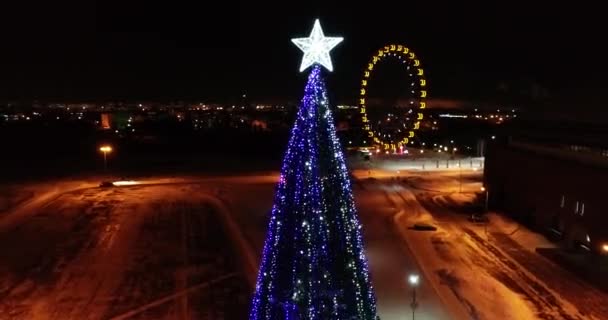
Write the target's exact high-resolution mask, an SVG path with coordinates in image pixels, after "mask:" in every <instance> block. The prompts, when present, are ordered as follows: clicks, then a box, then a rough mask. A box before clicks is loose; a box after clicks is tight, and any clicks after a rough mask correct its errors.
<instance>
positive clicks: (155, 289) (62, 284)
mask: <svg viewBox="0 0 608 320" xmlns="http://www.w3.org/2000/svg"><path fill="white" fill-rule="evenodd" d="M211 191H212V190H210V189H207V188H205V187H201V186H199V185H184V186H181V185H152V186H132V187H120V188H108V189H101V188H81V189H77V190H74V191H68V192H66V193H57V194H54V195H53V196H52V197H50V198H48V197H44V198H45V199H46V201H43V203H41V205H40V206H36V208H35V210H30V211H19V210H15V211H16V212H14V214H15V216H19V219H12V220H10V222H11V223H10V224H6V223H5V224H0V226H1V227H2V229H1V232H0V261H1V263H0V319H34V320H37V319H58V320H64V319H242V318H244V317H246V313H247V306H248V303H249V287H248V285H247V283H246V282H245V280H244V278H243V277H242V275H241V274H240V270H238V269H237V268H236V267H235V265H236V263H237V262H236V259H235V257H238V255H237V254H235V253H234V252H233V251H232V250H231V248H230V242H229V241H228V239H227V237H226V235H225V233H224V231H223V229H222V227H221V224H220V222H219V220H218V218H217V212H215V211H214V208H213V207H212V206H210V205H209V204H208V203H206V201H205V198H204V197H201V196H200V195H202V194H207V193H209V192H211ZM47 192H50V191H47ZM46 194H47V193H46V192H41V195H46ZM27 205H28V204H27V203H26V204H23V205H22V206H21V207H23V206H27ZM16 209H19V206H18V208H16ZM32 209H33V208H32ZM6 214H7V215H8V214H11V213H6ZM7 217H8V216H7Z"/></svg>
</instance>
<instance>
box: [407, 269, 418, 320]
mask: <svg viewBox="0 0 608 320" xmlns="http://www.w3.org/2000/svg"><path fill="white" fill-rule="evenodd" d="M419 278H420V277H419V276H418V275H417V274H410V276H409V277H408V279H407V280H408V282H409V283H410V286H412V303H411V304H410V306H411V307H412V320H415V317H416V308H417V307H418V302H417V301H416V287H417V286H418V281H419V280H420V279H419Z"/></svg>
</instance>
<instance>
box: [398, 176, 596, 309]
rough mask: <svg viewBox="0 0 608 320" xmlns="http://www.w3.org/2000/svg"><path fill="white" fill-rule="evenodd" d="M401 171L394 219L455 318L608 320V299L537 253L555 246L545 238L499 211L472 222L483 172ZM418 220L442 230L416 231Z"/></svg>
mask: <svg viewBox="0 0 608 320" xmlns="http://www.w3.org/2000/svg"><path fill="white" fill-rule="evenodd" d="M402 175H403V177H402V178H401V179H400V180H398V181H396V182H395V181H394V180H390V179H389V181H390V182H386V184H387V185H389V186H390V188H387V191H389V194H390V195H391V198H392V199H393V201H394V202H396V203H397V205H398V206H400V207H401V208H402V211H401V213H400V215H399V216H398V217H397V218H396V220H395V221H396V223H397V224H398V226H399V228H400V231H401V234H402V236H403V237H404V238H405V239H407V242H408V243H409V244H410V247H411V248H412V250H413V251H414V253H415V255H416V258H417V259H418V262H419V263H420V264H421V265H424V266H425V272H426V273H427V274H429V278H430V280H431V281H432V282H433V283H434V286H435V288H436V289H437V292H438V294H439V295H440V296H441V297H442V298H444V301H445V302H446V307H447V308H448V309H450V313H451V314H452V316H456V315H457V314H459V315H462V312H459V311H458V309H461V310H460V311H464V318H466V319H608V308H606V305H605V302H606V301H608V296H606V295H605V294H604V293H603V292H600V291H599V290H597V289H595V288H593V287H592V286H590V285H588V284H586V283H583V282H581V281H580V280H578V279H576V277H575V276H573V275H571V274H568V273H567V272H566V271H564V270H563V269H562V268H560V267H559V266H557V265H555V264H553V263H552V262H550V261H548V260H546V259H544V258H543V257H541V256H540V255H538V254H536V253H535V252H534V250H535V249H536V248H539V247H551V246H553V244H551V243H550V242H548V241H547V240H546V239H544V238H543V237H542V236H540V235H538V234H535V233H534V232H531V231H529V230H528V229H526V228H525V227H523V226H520V225H518V224H517V223H515V222H513V221H511V220H509V219H508V218H505V217H503V216H500V215H497V214H490V215H489V216H490V223H489V224H487V225H486V224H475V223H472V222H469V221H468V220H467V218H468V217H469V215H470V214H469V213H468V212H467V211H466V210H462V208H463V207H465V208H466V207H467V206H468V205H469V204H470V202H472V201H474V199H475V195H474V193H475V192H477V191H478V190H480V186H481V185H480V184H479V180H480V179H479V178H480V177H479V176H478V177H477V181H475V179H474V176H475V175H479V174H478V173H476V172H470V171H469V172H465V173H464V174H462V173H461V172H457V171H445V172H434V173H422V172H408V173H406V174H402ZM461 186H462V187H461ZM461 188H462V189H461ZM460 190H462V192H460ZM399 201H401V202H399ZM416 223H426V224H431V225H434V226H436V227H437V231H435V232H421V231H415V230H411V229H409V227H411V226H412V225H414V224H416Z"/></svg>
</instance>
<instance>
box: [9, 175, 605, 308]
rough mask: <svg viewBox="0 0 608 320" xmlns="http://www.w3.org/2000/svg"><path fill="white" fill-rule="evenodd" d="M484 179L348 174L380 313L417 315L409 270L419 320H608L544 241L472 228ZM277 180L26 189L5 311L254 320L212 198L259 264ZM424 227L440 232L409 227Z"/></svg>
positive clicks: (518, 231)
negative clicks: (416, 279) (546, 252)
mask: <svg viewBox="0 0 608 320" xmlns="http://www.w3.org/2000/svg"><path fill="white" fill-rule="evenodd" d="M480 174H481V173H480V171H479V170H477V171H472V170H470V169H468V170H460V169H451V170H447V171H440V170H433V171H421V170H418V169H415V170H399V172H397V171H395V170H393V168H391V169H389V170H386V169H385V168H378V167H370V168H361V169H359V170H355V171H354V176H355V179H354V180H353V189H354V193H355V199H356V202H357V208H358V210H359V215H360V219H361V221H362V223H363V228H364V229H363V230H364V241H365V247H366V253H367V256H368V260H369V264H370V271H371V276H372V283H373V285H374V287H375V289H376V293H377V298H378V310H379V314H380V316H381V318H382V319H383V320H397V319H410V318H411V312H412V310H411V308H410V302H411V298H412V288H411V287H410V285H409V284H408V283H407V276H408V275H409V274H412V273H418V274H420V276H421V281H420V284H419V286H418V287H417V291H416V295H417V300H418V304H419V305H418V308H417V309H416V310H415V311H416V319H429V320H430V319H440V320H442V319H598V320H600V319H608V310H607V305H608V304H606V301H608V297H607V296H606V295H605V294H604V293H602V292H599V291H598V290H596V289H595V288H593V287H592V286H590V285H588V284H586V283H584V282H582V281H579V280H577V279H576V277H574V276H573V275H571V274H568V273H567V272H566V271H564V270H562V269H561V268H560V267H559V266H557V265H555V264H553V263H552V262H550V261H548V260H546V259H545V258H543V257H542V256H540V255H538V254H536V253H535V252H534V250H535V249H536V248H538V247H551V246H553V245H552V244H551V243H550V242H548V241H547V240H545V239H544V238H543V237H542V236H540V235H538V234H535V233H533V232H531V231H529V230H527V229H526V228H525V227H522V226H520V225H518V224H517V223H515V222H513V221H511V220H509V219H508V218H505V217H502V216H500V215H497V214H490V223H489V224H487V225H481V224H474V223H471V222H469V221H467V217H468V214H465V213H463V212H464V210H462V207H463V205H465V206H466V204H467V203H470V202H471V201H474V199H475V195H474V192H477V191H478V190H479V189H480V183H479V181H480ZM277 178H278V175H277V174H276V173H271V174H259V175H255V174H252V175H250V176H233V177H186V176H184V177H155V178H146V179H143V180H139V181H137V184H136V185H133V186H125V187H117V188H109V189H103V188H98V187H97V183H98V181H95V180H87V181H59V182H52V183H45V184H41V185H40V186H39V187H37V188H31V189H27V190H29V191H28V192H32V194H31V195H28V194H26V195H25V196H23V197H22V200H20V201H18V202H17V203H13V204H10V205H7V206H5V207H6V208H7V209H5V211H4V213H3V214H2V216H0V315H8V316H6V317H5V318H7V319H35V320H37V319H82V316H83V315H85V314H86V315H87V318H88V319H116V320H118V319H221V318H222V317H224V318H225V319H243V318H246V315H245V314H246V309H247V307H248V304H249V294H250V293H251V292H250V291H251V285H252V279H253V278H254V277H255V271H251V269H247V268H249V267H246V266H244V265H243V264H244V263H243V261H242V260H240V258H242V255H243V254H242V253H241V252H237V251H230V250H227V248H230V247H231V241H230V240H233V239H228V237H227V234H226V232H227V231H226V228H224V229H222V228H219V226H220V225H221V224H225V223H226V222H225V221H223V220H222V222H220V220H217V215H216V214H215V211H216V210H217V201H219V202H221V204H222V205H223V206H225V209H226V211H228V212H229V213H230V216H231V218H232V219H233V220H232V221H234V222H235V223H236V229H238V230H229V231H230V232H236V233H239V234H240V236H242V239H244V240H243V241H242V242H244V244H242V246H241V247H240V249H241V250H242V249H243V248H245V249H244V250H247V251H248V252H249V253H248V254H251V256H252V257H253V258H252V259H253V260H254V262H252V263H248V264H249V265H253V266H254V267H253V268H254V269H255V265H256V264H257V260H259V259H260V254H261V252H262V245H263V242H264V239H265V236H266V227H267V222H268V218H269V212H270V208H271V206H272V201H273V195H274V187H275V184H276V181H277ZM461 191H462V192H461ZM5 203H8V202H5ZM212 213H213V214H212ZM214 217H215V218H214ZM214 219H215V220H214ZM417 223H424V224H428V225H433V226H435V227H436V228H437V230H436V231H418V230H413V229H411V227H412V226H413V225H414V224H417ZM211 226H213V227H211ZM15 244H27V245H15ZM235 265H239V267H235ZM243 270H249V271H245V274H243ZM214 281H215V282H214ZM229 312H236V313H235V314H230V313H229ZM237 314H238V316H237ZM0 319H3V318H2V316H0Z"/></svg>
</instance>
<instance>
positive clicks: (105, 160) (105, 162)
mask: <svg viewBox="0 0 608 320" xmlns="http://www.w3.org/2000/svg"><path fill="white" fill-rule="evenodd" d="M99 151H101V153H103V170H104V171H107V170H108V153H109V152H112V147H111V146H109V145H103V146H101V147H100V148H99Z"/></svg>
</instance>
